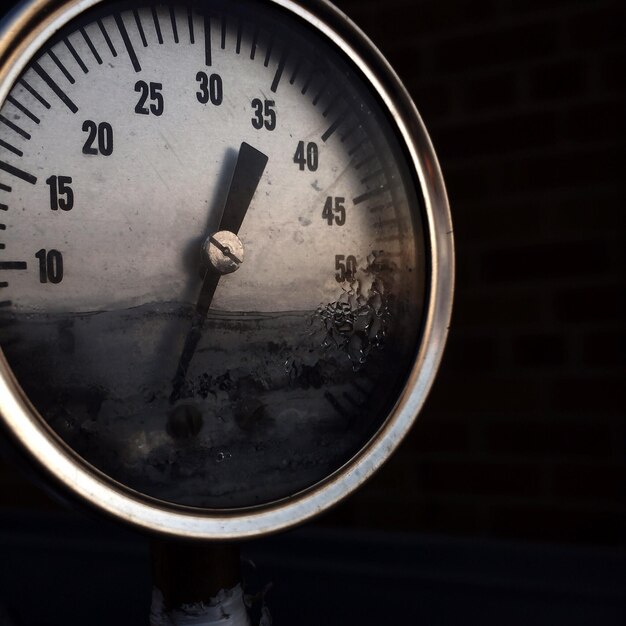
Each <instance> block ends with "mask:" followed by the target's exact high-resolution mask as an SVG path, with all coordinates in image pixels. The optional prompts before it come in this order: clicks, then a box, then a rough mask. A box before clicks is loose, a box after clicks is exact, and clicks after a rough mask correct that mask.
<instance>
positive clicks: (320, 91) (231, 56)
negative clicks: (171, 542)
mask: <svg viewBox="0 0 626 626" xmlns="http://www.w3.org/2000/svg"><path fill="white" fill-rule="evenodd" d="M381 102H382V100H381V99H380V98H379V96H378V95H377V94H376V91H375V90H373V89H372V87H371V85H370V83H369V82H368V81H367V80H366V78H365V77H364V75H363V74H362V73H361V72H360V70H359V69H357V67H356V66H355V65H353V64H352V63H351V62H350V61H349V60H348V57H347V55H346V54H344V53H343V52H342V50H341V48H340V47H339V46H338V45H336V44H335V43H334V42H333V41H331V40H330V39H329V38H328V37H326V36H325V35H323V34H321V33H320V32H318V31H316V30H315V28H313V26H312V25H311V24H310V23H307V22H306V21H305V20H303V19H302V18H301V17H299V16H298V15H297V14H294V13H293V12H291V11H290V10H287V8H284V7H280V6H277V5H276V4H274V3H271V2H237V3H234V2H218V1H215V0H209V1H206V2H201V3H200V2H198V3H184V2H180V3H178V2H173V3H170V4H152V3H148V4H145V3H142V2H136V3H135V2H125V3H116V4H107V3H102V4H98V5H97V6H96V7H94V8H92V9H90V10H89V11H87V12H86V13H83V14H81V15H79V16H78V17H76V18H75V19H74V20H73V21H70V22H69V23H68V24H66V25H65V26H64V27H63V28H62V29H61V30H60V31H59V32H56V33H55V34H54V35H53V37H52V38H51V39H50V40H49V41H48V42H47V43H46V44H45V45H44V47H43V48H41V49H40V50H39V51H38V52H37V53H36V54H35V55H34V56H33V57H32V59H31V60H30V61H29V62H28V64H27V65H26V66H25V69H24V70H23V72H22V73H21V75H20V77H19V79H18V80H17V81H16V82H15V84H14V85H13V87H12V88H11V89H10V92H9V95H8V96H7V97H6V99H5V101H4V103H3V105H2V108H1V110H0V209H2V212H1V213H0V219H1V222H2V223H1V224H0V229H2V230H1V232H0V235H1V237H0V241H1V242H2V244H1V248H2V249H1V250H0V281H1V282H0V290H1V296H2V302H0V304H1V305H2V306H1V309H0V315H1V319H0V333H1V335H0V339H1V345H2V349H3V351H4V354H5V357H6V360H7V362H8V365H9V366H10V368H11V370H12V371H13V373H14V375H15V378H16V380H17V382H18V383H19V385H20V386H21V388H22V389H23V391H24V393H25V394H26V396H27V397H28V398H29V400H30V402H31V403H32V405H33V406H34V407H35V409H36V411H37V413H38V415H40V416H41V418H42V419H43V420H44V421H45V423H47V425H48V426H49V427H50V429H51V430H52V431H54V433H56V435H55V436H58V438H60V440H62V441H63V442H64V443H65V444H67V446H69V448H71V449H72V450H73V451H74V452H75V453H76V454H77V455H78V456H79V457H80V459H82V461H79V462H83V463H85V464H86V465H87V466H88V467H90V468H92V469H93V468H95V470H97V471H98V473H101V475H102V476H103V477H105V478H104V479H105V480H109V481H113V482H114V483H115V484H118V485H122V486H123V487H124V488H126V489H129V490H132V491H133V492H138V493H139V494H141V495H142V496H146V497H148V499H151V498H154V499H158V500H159V501H162V502H164V503H170V504H173V505H184V506H190V507H200V508H204V509H220V510H223V509H237V508H241V507H252V506H257V505H264V504H268V503H273V502H276V501H277V500H281V499H284V498H288V497H290V496H293V495H294V494H297V493H300V492H303V491H304V490H307V489H310V488H312V487H314V486H315V485H319V484H320V483H321V482H322V481H324V480H325V479H326V478H328V477H329V476H331V475H333V474H334V473H335V472H337V470H339V469H340V468H342V467H344V466H345V465H346V464H348V463H349V462H350V461H351V460H352V459H353V458H354V457H355V455H358V453H359V452H360V451H362V450H363V449H364V448H365V447H367V445H368V443H369V442H370V441H371V440H372V438H373V437H374V436H375V435H376V433H377V432H378V431H379V430H380V429H381V428H382V427H383V425H384V424H385V422H386V420H387V418H388V415H389V414H390V411H391V410H392V409H393V407H394V404H395V403H396V401H397V399H398V397H399V395H400V393H401V392H402V389H403V387H404V385H405V383H406V380H407V377H408V373H409V371H410V369H411V367H412V365H413V363H414V361H415V358H416V354H417V351H418V347H419V341H420V333H421V324H422V317H423V313H424V307H425V306H426V292H427V290H426V284H427V280H428V272H429V269H428V256H427V247H428V242H427V239H426V232H425V231H426V229H425V227H424V223H423V217H422V215H423V212H422V193H421V191H420V189H419V188H416V184H417V183H416V176H415V172H414V168H413V167H412V166H411V165H410V164H409V161H408V156H407V154H408V152H407V149H406V147H405V146H404V144H403V143H402V142H401V140H400V139H399V138H398V137H399V133H398V131H397V129H396V127H395V125H394V121H393V117H392V115H391V113H390V112H389V111H388V110H387V109H386V108H385V107H384V106H383V105H382V104H381Z"/></svg>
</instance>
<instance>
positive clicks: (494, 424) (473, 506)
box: [322, 0, 626, 544]
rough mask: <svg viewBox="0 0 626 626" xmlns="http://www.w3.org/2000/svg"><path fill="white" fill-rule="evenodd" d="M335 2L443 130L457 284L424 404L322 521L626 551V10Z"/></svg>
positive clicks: (393, 0) (481, 1) (443, 0)
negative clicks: (392, 448)
mask: <svg viewBox="0 0 626 626" xmlns="http://www.w3.org/2000/svg"><path fill="white" fill-rule="evenodd" d="M337 4H338V5H339V6H340V7H341V8H342V9H343V10H344V11H345V12H346V13H348V14H349V15H350V16H351V17H352V19H353V20H354V21H356V22H357V24H359V25H360V26H361V28H363V30H365V31H366V32H367V33H368V34H369V36H370V37H371V38H372V39H373V40H374V42H375V43H376V44H377V45H378V46H379V48H380V49H381V50H382V52H383V54H384V55H385V56H386V57H387V58H388V60H389V61H390V62H391V64H392V65H393V66H394V67H395V68H396V70H397V71H398V73H399V74H400V76H401V78H402V79H403V80H404V81H405V83H406V85H407V87H408V89H409V91H410V92H411V94H412V95H413V98H414V100H415V102H416V104H417V107H418V109H419V110H420V113H421V114H422V117H423V119H424V121H425V123H426V125H427V127H428V129H429V132H430V134H431V137H432V140H433V143H434V145H435V149H436V151H437V153H438V156H439V159H440V162H441V165H442V169H443V172H444V177H445V179H446V182H447V186H448V192H449V196H450V203H451V207H452V217H453V222H454V226H455V237H456V246H457V272H458V277H457V289H456V301H455V310H454V314H453V325H452V330H451V335H450V340H449V344H448V349H447V353H446V355H445V357H444V363H443V367H442V370H441V373H440V376H439V379H438V380H437V382H436V383H435V387H434V390H433V392H432V395H431V397H430V399H429V401H428V403H427V406H426V410H425V411H424V412H423V414H422V416H421V418H420V419H419V420H418V423H417V425H416V426H415V427H414V430H413V431H412V434H411V435H410V437H409V439H408V440H407V441H406V442H405V443H404V444H403V446H402V448H401V449H400V451H399V453H398V454H397V455H396V456H395V458H393V459H392V460H391V461H390V462H389V464H388V465H387V466H386V467H385V468H384V469H383V470H382V472H381V473H380V474H379V475H378V476H377V477H376V478H374V480H373V481H372V482H371V483H369V484H368V485H367V486H366V487H365V488H364V489H363V490H362V491H361V492H360V493H358V494H356V495H355V496H353V497H352V498H351V499H349V500H348V501H347V502H346V503H344V504H343V505H341V506H340V507H339V508H337V509H336V510H335V511H334V512H332V513H331V514H330V515H328V516H327V517H326V518H325V519H323V520H322V522H323V523H329V524H330V523H332V524H336V523H344V524H354V525H358V526H363V525H365V526H374V527H385V528H396V529H404V530H409V529H410V530H420V531H432V532H444V533H463V534H475V535H483V536H497V537H509V538H521V539H538V540H549V541H552V540H554V541H566V542H590V543H608V544H615V543H621V542H624V540H625V539H626V506H625V505H626V471H625V470H626V467H625V453H626V420H625V416H624V414H625V408H626V403H625V401H624V387H625V386H626V378H625V376H624V373H625V368H624V366H625V362H626V334H625V324H624V322H625V319H626V312H625V306H624V301H625V297H624V287H625V284H624V278H625V271H624V270H625V268H626V259H625V258H624V243H625V239H624V234H625V228H624V227H625V224H626V222H625V219H624V211H625V209H626V207H625V203H624V200H625V195H626V194H625V190H626V186H625V184H624V170H623V163H622V161H621V160H620V158H619V157H620V156H621V154H620V153H621V151H622V147H623V145H624V126H625V123H624V119H625V116H626V107H625V89H624V79H625V77H626V68H625V60H626V57H625V55H624V43H625V37H626V33H625V25H626V19H625V18H626V12H625V5H624V4H623V3H620V2H607V1H603V0H593V1H586V2H581V1H576V0H560V1H555V0H552V1H544V0H541V1H536V0H386V1H385V2H379V1H374V0H371V1H364V0H338V1H337Z"/></svg>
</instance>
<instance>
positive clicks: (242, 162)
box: [170, 142, 267, 404]
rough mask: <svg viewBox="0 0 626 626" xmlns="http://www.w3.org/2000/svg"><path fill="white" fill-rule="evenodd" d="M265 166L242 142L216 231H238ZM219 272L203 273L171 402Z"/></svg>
mask: <svg viewBox="0 0 626 626" xmlns="http://www.w3.org/2000/svg"><path fill="white" fill-rule="evenodd" d="M266 165H267V156H266V155H265V154H263V153H262V152H259V151H258V150H257V149H256V148H253V147H252V146H251V145H249V144H247V143H245V142H244V143H242V144H241V147H240V148H239V154H238V156H237V163H236V164H235V171H234V173H233V177H232V180H231V181H230V188H229V190H228V196H227V197H226V202H225V203H224V211H223V213H222V219H221V221H220V225H219V228H218V229H217V230H218V231H229V232H231V233H233V234H234V235H237V234H238V232H239V229H240V228H241V224H242V222H243V220H244V217H245V216H246V213H247V211H248V208H249V207H250V202H251V200H252V196H254V193H255V191H256V188H257V187H258V185H259V181H260V180H261V176H262V175H263V172H264V170H265V166H266ZM211 238H212V233H211V234H209V238H208V239H209V240H210V239H211ZM221 275H222V274H221V273H220V272H219V271H217V270H216V269H214V268H212V267H211V266H209V268H208V269H207V271H206V273H205V275H204V280H203V281H202V289H201V290H200V295H199V296H198V301H197V303H196V310H195V311H194V314H193V319H192V322H191V328H190V329H189V332H188V333H187V337H186V338H185V345H184V347H183V351H182V354H181V355H180V360H179V361H178V369H177V370H176V375H175V376H174V381H173V386H172V393H171V395H170V403H172V404H173V403H174V402H176V401H177V400H178V399H179V397H180V392H181V389H182V386H183V383H184V381H185V376H186V375H187V369H188V368H189V364H190V363H191V359H192V358H193V355H194V353H195V351H196V347H197V345H198V342H199V341H200V337H201V336H202V326H203V325H204V320H205V319H206V316H207V314H208V312H209V308H210V306H211V302H212V300H213V294H214V293H215V289H216V288H217V284H218V282H219V280H220V277H221Z"/></svg>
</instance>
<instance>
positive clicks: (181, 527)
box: [0, 0, 454, 540]
mask: <svg viewBox="0 0 626 626" xmlns="http://www.w3.org/2000/svg"><path fill="white" fill-rule="evenodd" d="M265 1H266V2H267V3H269V4H273V5H277V6H279V7H281V8H282V9H283V10H286V11H287V12H290V13H292V14H294V15H295V16H297V17H298V18H300V19H301V20H304V21H305V23H308V25H309V26H310V27H311V28H313V29H315V30H317V31H318V32H319V33H321V34H322V35H323V36H325V37H326V38H327V39H329V40H330V41H332V42H334V45H335V46H336V47H338V49H339V50H340V52H341V53H342V54H344V55H345V56H346V57H347V58H348V59H349V60H350V61H351V62H352V63H353V65H355V66H356V67H357V68H358V69H359V70H360V72H361V73H362V75H363V76H364V78H365V80H366V81H367V82H368V83H369V86H370V87H371V89H372V90H374V91H375V93H376V94H377V96H378V98H379V100H380V101H381V103H382V104H383V106H384V107H385V108H386V109H387V111H388V112H389V113H390V116H391V119H392V120H393V122H394V125H395V130H396V132H397V133H398V136H399V137H400V138H401V139H402V144H403V145H404V146H405V147H406V150H407V153H408V159H409V161H410V164H411V166H412V170H413V171H412V174H413V176H414V180H415V182H416V185H418V186H419V188H421V194H419V192H418V195H421V196H422V198H423V205H424V212H425V217H426V220H427V226H428V245H429V255H430V258H429V261H430V275H429V277H428V285H427V287H428V288H427V293H428V298H429V300H428V302H427V304H426V307H425V310H426V311H425V313H426V314H425V321H424V323H423V332H422V338H421V342H420V346H419V351H418V354H417V355H416V358H415V362H414V364H413V367H412V370H411V372H410V374H409V376H408V379H407V382H406V384H405V386H404V389H403V390H402V392H401V394H400V396H399V398H398V400H397V402H396V405H395V407H394V408H393V410H392V411H391V413H390V415H389V416H388V417H387V419H386V421H385V422H384V425H383V426H382V428H381V429H380V430H379V432H378V433H377V435H376V436H375V437H374V438H373V439H372V440H371V441H370V442H369V443H368V444H367V445H366V446H365V447H364V448H363V449H362V450H360V452H358V453H357V454H356V455H355V456H354V457H353V458H352V459H351V460H350V461H349V462H348V463H346V464H345V465H344V466H343V467H342V468H340V469H339V470H337V471H336V472H335V473H334V474H332V475H330V476H328V477H327V478H326V479H325V480H323V481H321V482H320V483H318V484H317V485H315V486H313V487H311V488H309V489H307V490H305V491H303V492H301V493H298V494H295V495H294V496H292V497H290V498H286V499H284V500H281V501H278V502H274V503H271V504H268V505H262V506H259V507H257V508H252V509H250V508H248V509H243V510H240V511H238V510H232V511H227V512H220V511H215V512H214V511H207V510H199V509H193V508H186V507H180V506H176V505H170V504H168V503H161V502H156V501H154V500H153V499H150V498H148V497H144V496H142V495H141V494H138V493H137V492H134V491H131V490H129V489H127V488H126V487H124V486H123V485H120V484H118V483H115V482H114V481H112V480H111V479H109V478H108V477H106V476H105V475H104V474H102V473H101V472H99V471H98V470H96V469H95V468H93V467H92V466H90V465H88V464H87V463H86V462H85V461H83V460H82V459H81V458H80V457H78V455H77V454H76V453H74V452H73V451H72V450H71V449H70V448H69V447H68V446H67V445H66V444H64V443H63V442H61V441H60V439H59V437H58V436H57V435H56V434H55V433H54V432H53V431H52V430H51V429H50V428H49V427H48V426H47V424H46V423H45V421H44V420H43V419H42V418H41V417H40V416H39V414H38V412H37V410H36V409H35V407H34V406H33V405H32V404H31V403H30V401H29V399H28V398H27V397H26V395H25V394H24V392H23V391H22V389H21V388H20V386H19V383H18V381H17V380H16V379H15V377H14V376H13V373H12V371H11V370H10V368H9V366H8V364H7V362H6V360H5V359H4V356H3V355H2V354H0V413H1V415H2V417H3V420H4V426H5V429H6V430H7V431H8V434H9V436H10V437H11V439H13V440H14V441H15V442H16V443H17V444H18V446H20V447H21V449H23V450H25V451H26V452H27V454H28V455H29V457H30V458H32V459H36V460H37V465H38V466H39V468H40V469H43V470H44V472H45V473H46V474H47V475H48V476H49V477H52V479H53V480H54V481H55V482H57V483H59V484H60V485H61V486H62V487H64V488H66V489H67V490H69V492H70V493H71V494H72V495H73V496H75V497H78V499H79V500H80V501H82V502H86V503H88V504H90V505H92V506H94V507H95V508H96V509H97V510H99V511H101V512H104V513H106V514H109V515H110V516H113V517H114V518H117V519H120V520H123V521H125V522H127V523H129V524H131V525H133V526H135V527H138V528H141V529H144V530H147V531H151V532H155V533H159V534H165V535H172V536H178V537H184V538H187V539H219V540H229V539H241V538H247V537H254V536H259V535H263V534H267V533H272V532H276V531H279V530H283V529H285V528H288V527H290V526H293V525H296V524H299V523H302V522H304V521H306V520H308V519H310V518H311V517H313V516H315V515H316V514H318V513H320V512H322V511H324V510H326V509H328V508H329V507H331V506H333V505H335V504H337V503H338V502H339V501H340V500H342V499H343V498H344V497H345V496H346V495H348V494H350V493H352V492H353V491H354V490H355V489H356V488H357V487H359V486H360V485H361V484H362V483H363V482H365V481H366V480H367V479H368V478H369V477H370V476H371V475H372V474H373V473H374V472H375V471H376V470H377V469H378V468H379V467H380V466H381V465H382V464H383V463H384V462H385V461H386V460H387V459H388V458H389V456H390V455H391V453H392V452H393V451H394V450H395V449H396V448H397V447H398V445H399V444H400V442H401V441H402V439H403V438H404V436H405V435H406V434H407V432H408V431H409V429H410V427H411V426H412V424H413V422H414V421H415V419H416V417H417V415H418V413H419V411H420V409H421V408H422V405H423V403H424V401H425V398H426V396H427V394H428V392H429V390H430V387H431V386H432V383H433V381H434V378H435V374H436V372H437V369H438V366H439V363H440V361H441V358H442V353H443V348H444V345H445V340H446V336H447V332H448V328H449V323H450V317H451V310H452V299H453V291H454V245H453V237H452V223H451V218H450V211H449V206H448V199H447V195H446V190H445V186H444V182H443V177H442V174H441V170H440V168H439V164H438V161H437V158H436V156H435V153H434V150H433V147H432V144H431V142H430V139H429V137H428V134H427V131H426V129H425V127H424V124H423V122H422V120H421V118H420V116H419V114H418V112H417V109H416V107H415V105H414V104H413V101H412V100H411V98H410V96H409V95H408V92H407V91H406V89H405V88H404V86H403V85H402V83H401V81H400V79H399V78H398V77H397V75H396V74H395V72H394V70H393V69H392V68H391V67H390V65H389V64H388V63H387V61H386V60H385V59H384V58H383V57H382V55H381V54H380V53H379V52H378V50H377V49H376V48H375V47H374V45H373V44H372V43H371V41H370V40H369V39H368V38H367V37H366V36H365V35H364V34H363V33H362V32H361V31H360V30H359V29H358V27H356V26H355V25H354V24H353V23H352V22H351V21H350V20H349V19H348V18H347V17H346V16H345V15H344V14H343V13H342V12H341V11H339V10H338V9H336V8H335V7H334V6H332V5H331V4H329V3H328V2H326V0H315V1H313V2H306V3H304V2H303V3H299V2H295V1H292V0H265ZM100 3H101V0H65V1H63V0H60V1H53V2H50V1H49V0H36V1H34V2H31V3H30V4H28V5H26V6H22V7H20V8H18V9H17V10H14V11H13V12H12V13H11V14H9V15H8V16H7V17H6V18H5V24H4V28H3V31H2V32H1V33H0V102H4V100H5V98H6V96H7V94H8V91H9V89H10V88H11V86H12V85H13V83H14V82H15V81H16V80H17V78H18V77H19V75H20V73H21V71H22V70H23V69H24V68H25V67H26V65H27V64H28V63H29V62H30V60H31V59H32V58H34V55H35V54H36V53H37V51H38V50H39V49H40V48H41V47H42V46H43V45H44V44H45V43H46V41H47V40H48V39H49V38H50V37H51V36H52V35H53V34H54V33H55V32H57V31H58V30H59V29H60V28H61V27H63V26H64V25H65V24H67V23H68V22H69V21H70V20H72V19H73V18H75V17H77V16H78V15H80V14H81V13H83V12H84V11H86V10H88V9H90V8H92V7H94V6H96V5H97V4H100Z"/></svg>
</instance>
